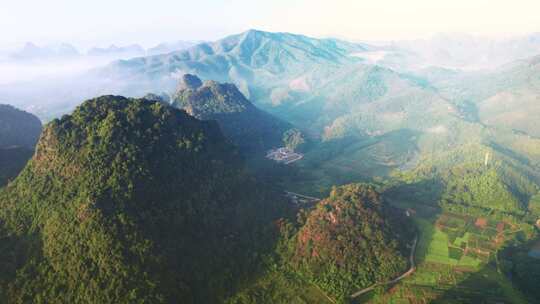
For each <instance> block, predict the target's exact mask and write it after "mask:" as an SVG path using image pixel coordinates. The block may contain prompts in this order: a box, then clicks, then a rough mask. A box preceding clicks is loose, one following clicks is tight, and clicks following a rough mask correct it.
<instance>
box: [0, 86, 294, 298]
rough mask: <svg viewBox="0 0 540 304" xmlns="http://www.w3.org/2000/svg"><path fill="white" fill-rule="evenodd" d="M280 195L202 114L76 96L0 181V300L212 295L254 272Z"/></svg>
mask: <svg viewBox="0 0 540 304" xmlns="http://www.w3.org/2000/svg"><path fill="white" fill-rule="evenodd" d="M286 206H287V205H286V204H284V203H283V202H282V198H281V197H280V195H277V194H276V193H274V192H272V190H270V189H267V188H266V187H264V186H263V185H261V184H259V183H258V182H257V181H256V180H254V179H253V178H252V177H250V176H249V175H248V174H247V173H246V171H245V170H244V168H243V164H242V161H241V159H240V158H239V156H238V153H237V152H236V150H235V149H234V148H233V147H232V146H231V145H230V144H228V143H227V141H226V140H225V138H224V137H223V135H222V134H221V132H220V131H219V128H218V126H217V125H216V124H215V123H214V122H201V121H199V120H197V119H195V118H192V117H190V116H189V115H187V114H186V113H185V112H182V111H179V110H176V109H173V108H172V107H169V106H164V105H162V104H161V103H159V102H153V101H148V100H144V99H140V100H138V99H133V100H130V99H126V98H124V97H118V96H103V97H99V98H96V99H92V100H88V101H85V102H84V103H83V104H82V105H81V106H79V107H78V108H77V109H76V110H75V111H74V112H73V113H72V114H71V115H66V116H64V117H62V118H61V119H57V120H54V121H52V122H50V123H49V124H47V126H46V127H45V130H44V132H43V135H42V137H41V139H40V141H39V143H38V146H37V152H36V153H35V155H34V156H33V158H32V159H31V161H30V162H29V164H28V165H27V166H26V168H25V169H24V170H23V172H22V173H21V174H20V175H19V177H18V178H17V179H16V180H15V181H14V182H13V183H11V184H10V185H9V186H7V187H6V188H5V189H4V190H2V191H1V192H0V233H1V237H0V244H1V246H2V248H3V249H2V250H1V254H2V259H1V264H0V267H1V269H2V271H1V272H0V273H1V275H0V290H1V291H2V292H1V293H0V296H1V297H2V298H1V299H0V302H8V303H28V302H32V303H51V302H57V303H134V302H135V303H143V302H150V303H173V302H177V301H178V299H182V302H184V303H203V302H204V303H210V302H218V301H220V300H221V299H223V298H225V297H226V296H228V295H230V294H231V293H232V292H234V290H235V289H237V288H240V286H242V284H244V283H245V282H247V281H249V280H250V279H249V278H250V277H251V276H252V275H254V274H255V273H256V272H257V269H258V265H259V264H260V262H261V257H262V256H263V254H264V253H265V252H266V251H267V250H268V249H269V248H270V247H269V246H270V245H271V244H272V242H273V241H272V239H273V235H274V233H272V231H273V228H272V225H271V223H272V221H273V220H274V219H276V218H277V217H278V216H280V214H282V213H283V211H282V210H283V208H286ZM209 291H211V292H209Z"/></svg>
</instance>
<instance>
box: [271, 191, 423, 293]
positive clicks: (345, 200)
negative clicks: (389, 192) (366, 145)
mask: <svg viewBox="0 0 540 304" xmlns="http://www.w3.org/2000/svg"><path fill="white" fill-rule="evenodd" d="M298 219H299V224H300V228H299V229H298V230H296V231H294V230H292V231H291V230H289V229H290V227H291V226H290V225H283V226H284V227H288V228H284V229H283V231H285V232H283V235H284V236H285V238H286V236H289V240H288V241H287V242H286V243H287V245H286V246H283V247H282V248H283V250H282V251H281V252H282V254H283V256H284V258H283V260H284V261H286V262H287V263H289V264H290V266H291V267H292V269H294V271H295V272H296V273H298V274H300V276H301V277H303V278H306V279H307V280H309V281H310V282H311V283H313V284H316V285H317V286H319V287H320V288H321V289H322V290H324V291H325V293H326V294H328V295H329V296H330V297H332V298H334V299H337V300H338V302H340V303H342V302H345V301H347V300H348V299H349V296H350V295H351V294H352V293H354V292H356V291H358V290H361V289H363V288H367V287H369V286H371V285H373V284H375V283H379V282H386V281H389V280H391V279H393V278H395V277H398V276H399V275H400V274H401V273H403V272H405V271H406V270H407V268H408V266H407V256H408V254H409V251H410V249H409V248H407V244H410V243H411V242H412V240H413V238H414V229H413V228H412V225H411V224H410V223H409V222H408V221H407V220H408V219H407V217H406V216H405V214H404V212H403V210H399V211H398V209H393V208H391V207H390V206H389V205H388V204H386V203H385V202H384V199H383V197H382V195H381V194H379V192H377V191H376V189H375V188H374V187H373V186H371V185H366V184H350V185H345V186H341V187H335V188H333V189H332V191H331V193H330V195H329V197H328V198H326V199H324V200H322V201H320V202H318V203H317V205H316V206H315V208H314V209H313V210H312V211H311V212H309V213H300V215H299V216H298Z"/></svg>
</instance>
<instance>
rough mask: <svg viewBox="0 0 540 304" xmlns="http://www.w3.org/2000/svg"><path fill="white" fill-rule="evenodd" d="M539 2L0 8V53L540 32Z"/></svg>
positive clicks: (39, 4) (163, 1)
mask: <svg viewBox="0 0 540 304" xmlns="http://www.w3.org/2000/svg"><path fill="white" fill-rule="evenodd" d="M538 12H540V0H393V1H392V0H369V1H364V0H332V1H330V0H325V1H323V0H265V1H261V0H229V1H225V0H221V1H219V0H213V1H212V0H189V1H184V0H176V1H173V0H0V46H2V47H6V46H13V45H17V44H21V43H24V42H26V41H33V42H36V43H39V44H46V43H55V42H61V41H65V42H72V43H74V44H76V45H78V46H79V47H90V46H93V45H100V46H105V45H108V44H111V43H116V44H127V43H141V44H143V45H144V46H150V45H153V44H156V43H158V42H161V41H173V40H199V39H204V40H213V39H218V38H221V37H223V36H226V35H228V34H233V33H238V32H242V31H244V30H247V29H249V28H257V29H262V30H268V31H288V32H295V33H303V34H307V35H311V36H317V37H321V36H339V37H344V38H349V39H361V40H390V39H404V38H406V39H409V38H421V37H426V36H429V35H431V34H433V33H437V32H468V33H476V34H486V35H498V34H510V35H512V34H523V33H530V32H536V31H540V17H539V14H538Z"/></svg>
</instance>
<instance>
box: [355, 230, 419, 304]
mask: <svg viewBox="0 0 540 304" xmlns="http://www.w3.org/2000/svg"><path fill="white" fill-rule="evenodd" d="M417 242H418V235H416V236H415V237H414V241H413V244H412V248H411V253H410V255H409V263H410V265H411V267H410V268H409V270H407V271H406V272H405V273H403V274H402V275H400V276H399V277H397V278H395V279H393V280H391V281H387V282H382V283H375V284H373V285H371V286H369V287H367V288H364V289H362V290H359V291H357V292H355V293H353V294H352V295H351V298H353V299H354V298H357V297H359V296H361V295H363V294H365V293H367V292H370V291H372V290H373V289H375V287H377V286H384V285H391V284H395V283H397V282H399V281H401V280H403V279H404V278H406V277H408V276H410V275H411V274H412V273H413V272H414V271H415V270H416V265H415V264H414V254H415V252H416V243H417Z"/></svg>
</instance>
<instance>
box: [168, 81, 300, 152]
mask: <svg viewBox="0 0 540 304" xmlns="http://www.w3.org/2000/svg"><path fill="white" fill-rule="evenodd" d="M173 106H174V107H177V108H180V109H184V110H185V111H187V112H188V113H189V114H191V115H193V116H194V117H196V118H198V119H202V120H216V121H217V122H218V124H219V126H220V127H221V129H222V130H223V133H224V134H225V136H227V137H228V138H229V139H230V140H231V141H232V142H233V143H234V144H235V145H237V146H238V147H239V149H240V151H241V152H243V153H244V154H246V155H249V154H253V153H259V154H262V153H263V152H264V151H265V150H267V149H270V148H274V147H278V146H281V145H282V137H283V135H282V134H283V133H284V132H285V131H287V130H288V129H289V128H290V125H289V124H288V123H285V122H283V121H281V120H279V119H277V118H275V117H273V116H271V115H270V114H267V113H266V112H263V111H261V110H259V109H257V108H256V107H255V106H254V105H253V104H251V103H250V102H249V100H247V99H246V97H244V95H243V94H242V93H241V92H240V91H239V90H238V89H237V87H236V86H235V85H233V84H228V83H224V84H222V83H218V82H216V81H207V82H205V83H202V82H201V81H200V80H199V79H198V78H197V77H196V76H194V75H189V74H187V75H184V77H183V79H182V82H181V85H180V86H179V89H178V90H177V92H176V94H175V95H174V96H173Z"/></svg>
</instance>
